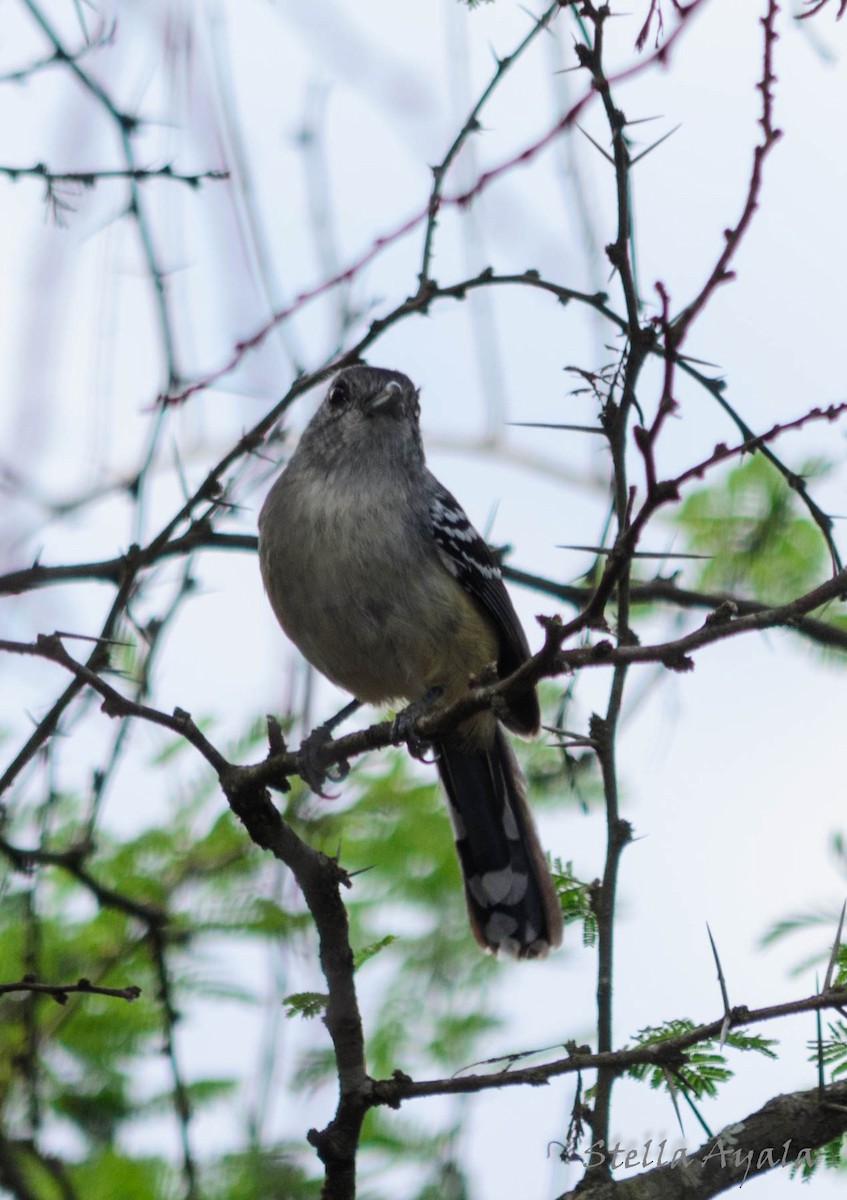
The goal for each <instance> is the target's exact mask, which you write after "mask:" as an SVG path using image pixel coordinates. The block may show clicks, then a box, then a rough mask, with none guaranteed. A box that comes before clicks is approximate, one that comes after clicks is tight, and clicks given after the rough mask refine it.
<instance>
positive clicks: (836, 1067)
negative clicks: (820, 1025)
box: [809, 1021, 847, 1079]
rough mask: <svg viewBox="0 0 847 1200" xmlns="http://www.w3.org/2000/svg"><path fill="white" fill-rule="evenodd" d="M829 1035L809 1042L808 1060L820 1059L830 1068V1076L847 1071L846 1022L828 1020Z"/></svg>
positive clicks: (834, 1077) (835, 1077)
mask: <svg viewBox="0 0 847 1200" xmlns="http://www.w3.org/2000/svg"><path fill="white" fill-rule="evenodd" d="M827 1029H828V1030H829V1037H828V1038H824V1039H822V1041H821V1044H820V1046H819V1045H818V1043H817V1041H814V1042H811V1043H810V1054H809V1061H810V1062H818V1061H821V1062H823V1063H824V1065H825V1066H827V1067H830V1068H831V1069H832V1078H833V1079H837V1078H838V1076H839V1075H844V1074H845V1073H847V1023H845V1022H844V1021H830V1022H828V1023H827Z"/></svg>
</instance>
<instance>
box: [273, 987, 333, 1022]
mask: <svg viewBox="0 0 847 1200" xmlns="http://www.w3.org/2000/svg"><path fill="white" fill-rule="evenodd" d="M328 1003H329V996H328V995H327V994H326V992H292V993H291V995H290V996H286V997H285V999H284V1000H283V1004H284V1005H285V1015H286V1016H287V1017H306V1018H311V1017H319V1016H320V1015H321V1014H322V1013H323V1011H324V1009H325V1008H326V1006H327V1004H328Z"/></svg>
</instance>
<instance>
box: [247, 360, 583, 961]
mask: <svg viewBox="0 0 847 1200" xmlns="http://www.w3.org/2000/svg"><path fill="white" fill-rule="evenodd" d="M259 561H260V566H261V572H262V577H263V581H264V586H265V590H266V592H267V595H268V598H269V600H270V603H271V606H272V608H273V611H274V613H275V615H276V617H277V619H278V621H279V623H280V625H281V626H282V628H283V630H284V631H285V633H286V634H287V635H288V637H289V638H290V640H291V641H292V642H293V643H294V644H295V645H296V646H297V647H298V648H299V650H300V651H301V652H302V654H303V655H304V657H305V658H306V659H307V660H308V662H310V663H311V664H312V665H313V666H314V667H315V668H316V669H317V670H318V671H319V672H321V674H323V675H324V676H326V678H327V679H329V680H330V681H332V682H333V683H334V684H336V685H337V686H338V687H340V688H342V689H344V690H345V691H347V692H350V693H351V694H352V695H353V696H354V697H355V699H356V700H357V701H359V702H360V703H368V704H372V705H385V704H391V703H397V702H408V703H409V704H410V705H411V708H410V710H409V711H411V712H416V711H419V707H420V706H424V707H425V706H426V705H427V703H430V702H431V701H432V698H433V697H437V698H438V699H439V700H440V701H443V702H444V703H446V704H449V703H451V702H453V701H455V700H456V699H458V698H459V697H460V696H461V695H463V694H464V693H465V692H466V691H467V689H468V686H469V681H470V680H471V679H472V678H474V677H477V676H479V674H480V673H481V672H483V671H485V670H487V669H488V670H490V669H491V667H492V665H495V669H496V674H497V677H498V678H505V677H506V676H508V675H511V674H512V673H513V672H514V671H515V670H517V668H518V667H520V666H521V665H522V664H523V663H524V662H526V661H527V659H528V658H529V657H530V650H529V646H528V643H527V639H526V635H525V633H524V631H523V628H522V626H521V623H520V620H519V618H518V616H517V613H516V612H515V609H514V606H513V604H512V601H511V599H510V597H509V594H508V592H507V590H506V587H505V585H504V583H503V579H502V574H501V570H500V566H499V563H498V561H497V559H496V558H495V556H494V554H493V553H492V551H491V550H490V549H489V547H488V546H487V545H486V543H485V541H484V540H483V538H482V537H481V536H480V534H479V533H478V532H477V531H476V529H475V528H474V527H473V525H472V524H471V522H470V520H469V519H468V517H467V515H466V514H465V512H464V510H463V509H462V507H461V505H460V504H459V502H458V501H457V500H456V499H455V497H454V496H453V495H452V494H451V493H450V492H449V491H448V490H447V489H446V488H445V487H444V486H443V485H442V484H441V483H439V481H438V480H437V479H436V478H435V476H434V475H433V474H432V473H431V472H430V471H429V469H428V468H427V466H426V460H425V454H424V448H423V442H422V438H421V432H420V402H419V393H418V389H417V388H416V387H415V386H414V384H413V383H412V381H411V380H410V379H409V378H408V377H407V376H406V375H404V374H403V373H402V372H400V371H394V370H388V369H385V368H378V367H371V366H367V365H363V364H362V365H355V366H350V367H346V368H344V369H343V370H341V371H339V372H338V373H337V374H336V375H335V376H334V378H333V379H332V380H331V382H330V385H329V388H328V391H327V393H326V396H325V398H324V400H323V402H322V404H321V405H320V406H319V408H318V409H317V411H316V413H315V415H314V416H313V418H312V420H311V421H310V422H309V424H308V426H307V427H306V429H305V430H304V432H303V434H302V437H301V438H300V441H299V443H298V445H297V447H296V449H295V450H294V452H293V454H292V455H291V457H290V459H289V461H288V463H287V465H286V466H285V467H284V469H283V471H282V472H281V474H280V475H279V477H278V478H277V479H276V481H275V483H274V484H273V486H272V487H271V489H270V491H269V493H268V496H267V498H266V500H265V502H264V504H263V506H262V509H261V512H260V515H259ZM415 706H419V707H418V708H417V709H416V707H415ZM504 726H505V727H506V728H508V729H509V730H511V731H512V732H514V733H517V734H520V735H522V736H524V737H533V736H535V735H536V734H537V733H538V731H539V728H540V711H539V704H538V696H537V693H536V689H535V686H534V684H528V685H527V686H526V688H525V689H523V690H521V691H519V692H518V693H517V694H513V695H510V696H509V697H508V699H506V700H505V702H504V704H503V705H502V706H500V707H498V710H497V714H496V715H495V713H494V712H493V711H492V710H491V709H485V710H484V711H482V712H479V713H476V714H475V715H473V716H471V717H468V718H466V719H464V720H462V721H461V723H460V724H459V725H458V726H457V727H456V728H455V729H454V730H452V731H450V732H448V733H445V734H439V735H438V737H437V739H436V741H435V742H434V745H433V749H434V753H435V755H436V761H437V769H438V773H439V776H440V778H441V781H442V784H443V786H444V790H445V792H446V796H447V801H448V809H449V814H450V818H451V822H452V827H453V834H454V840H455V844H456V851H457V855H458V860H459V866H460V870H461V874H462V879H463V884H464V892H465V900H466V903H467V909H468V916H469V921H470V927H471V931H472V933H473V935H474V937H475V938H476V940H477V942H478V943H479V944H480V945H481V946H482V947H483V948H484V949H486V950H488V951H491V952H492V953H494V954H497V953H498V952H499V951H503V952H504V953H505V954H507V955H510V956H512V957H515V958H520V959H523V958H540V957H544V956H545V955H546V954H547V952H548V951H549V950H550V949H551V948H553V947H556V946H558V945H559V944H560V943H561V939H562V910H561V905H560V903H559V900H558V897H557V894H556V889H555V886H554V884H553V881H552V879H551V875H550V871H549V869H548V866H547V863H546V860H545V857H544V854H543V851H542V849H541V844H540V842H539V838H538V833H537V830H536V827H535V822H534V820H533V817H532V814H531V812H530V809H529V805H528V803H527V798H526V788H525V784H524V780H523V777H522V775H521V771H520V768H519V766H518V763H517V760H516V758H515V755H514V752H513V750H512V748H511V746H510V744H509V741H508V739H507V737H506V734H505V731H504Z"/></svg>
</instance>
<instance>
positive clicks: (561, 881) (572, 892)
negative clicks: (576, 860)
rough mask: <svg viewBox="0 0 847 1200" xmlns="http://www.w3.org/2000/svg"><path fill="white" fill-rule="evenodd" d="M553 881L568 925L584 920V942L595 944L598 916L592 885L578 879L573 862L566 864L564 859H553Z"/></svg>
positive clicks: (588, 944)
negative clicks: (593, 902)
mask: <svg viewBox="0 0 847 1200" xmlns="http://www.w3.org/2000/svg"><path fill="white" fill-rule="evenodd" d="M551 874H552V876H553V883H554V884H555V885H556V891H557V893H558V896H559V903H560V904H561V906H562V916H563V918H564V922H565V924H566V925H570V924H572V923H574V922H576V921H581V922H582V944H583V946H593V945H595V943H596V941H597V917H596V916H595V913H594V909H593V908H592V903H591V901H592V889H591V885H590V884H587V883H583V882H582V881H581V880H579V879H577V878H576V876H575V875H574V873H573V863H571V862H568V863H566V864H565V865H564V866H563V865H562V860H561V859H560V858H556V859H554V860H553V870H552V872H551Z"/></svg>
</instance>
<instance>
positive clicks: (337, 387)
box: [326, 379, 350, 408]
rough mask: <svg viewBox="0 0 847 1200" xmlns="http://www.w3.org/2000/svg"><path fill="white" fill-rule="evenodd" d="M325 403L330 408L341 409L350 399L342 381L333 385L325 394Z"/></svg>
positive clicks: (345, 385)
mask: <svg viewBox="0 0 847 1200" xmlns="http://www.w3.org/2000/svg"><path fill="white" fill-rule="evenodd" d="M326 398H327V401H328V402H329V406H330V408H341V406H342V405H343V404H346V403H347V401H348V400H349V399H350V393H349V391H348V389H347V384H346V383H345V382H344V380H343V379H341V380H339V381H338V383H334V384H333V385H332V387H331V388H330V389H329V392H328V393H327V397H326Z"/></svg>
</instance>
